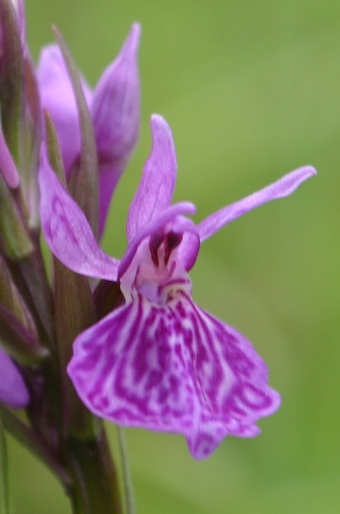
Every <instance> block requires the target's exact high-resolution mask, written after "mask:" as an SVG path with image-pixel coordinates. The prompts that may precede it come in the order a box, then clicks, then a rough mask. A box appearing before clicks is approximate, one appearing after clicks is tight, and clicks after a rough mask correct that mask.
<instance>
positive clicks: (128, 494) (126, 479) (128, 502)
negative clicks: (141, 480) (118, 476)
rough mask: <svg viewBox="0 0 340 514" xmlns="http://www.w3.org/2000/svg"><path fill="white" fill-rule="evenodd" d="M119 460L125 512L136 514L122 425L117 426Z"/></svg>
mask: <svg viewBox="0 0 340 514" xmlns="http://www.w3.org/2000/svg"><path fill="white" fill-rule="evenodd" d="M117 433H118V444H119V449H120V460H121V462H122V470H123V483H124V493H125V506H126V513H127V514H136V505H135V499H134V494H133V487H132V479H131V473H130V466H129V458H128V452H127V446H126V440H125V435H124V429H123V427H120V426H117Z"/></svg>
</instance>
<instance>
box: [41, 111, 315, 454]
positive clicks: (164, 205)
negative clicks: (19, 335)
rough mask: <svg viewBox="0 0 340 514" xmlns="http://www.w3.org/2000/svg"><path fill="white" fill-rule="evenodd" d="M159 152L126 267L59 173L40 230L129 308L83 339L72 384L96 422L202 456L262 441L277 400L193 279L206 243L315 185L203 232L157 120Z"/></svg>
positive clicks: (52, 178) (287, 188)
mask: <svg viewBox="0 0 340 514" xmlns="http://www.w3.org/2000/svg"><path fill="white" fill-rule="evenodd" d="M151 132H152V149H151V153H150V156H149V158H148V160H147V162H146V164H145V167H144V171H143V176H142V179H141V182H140V185H139V187H138V190H137V192H136V194H135V197H134V199H133V201H132V203H131V206H130V210H129V214H128V220H127V240H128V248H127V250H126V253H125V255H124V256H123V258H122V260H121V261H120V262H119V261H118V260H116V259H114V258H111V257H109V256H108V255H107V254H105V253H104V252H103V251H102V250H101V249H100V248H99V246H98V244H97V242H96V241H95V238H94V236H93V234H92V233H91V229H90V227H89V225H88V223H87V221H86V219H85V216H84V214H83V213H82V211H81V210H80V209H79V207H78V205H77V204H76V203H75V202H74V201H73V200H72V199H71V197H70V196H69V195H68V193H67V192H66V190H65V189H64V188H63V186H62V185H61V184H60V182H59V181H58V179H57V177H56V175H55V174H54V172H53V171H52V169H51V168H50V165H49V163H48V160H47V157H46V154H45V152H43V153H42V164H41V169H40V172H39V185H40V194H41V202H40V215H41V221H42V229H43V232H44V235H45V238H46V241H47V243H48V245H49V247H50V249H51V251H52V252H53V253H54V254H55V255H56V256H57V258H58V259H59V260H60V261H62V262H63V263H64V264H65V265H66V266H67V267H69V268H70V269H72V270H73V271H75V272H77V273H80V274H83V275H86V276H89V277H95V278H101V279H106V280H112V281H118V282H119V284H120V288H121V291H122V293H123V295H124V299H125V303H124V304H123V305H121V306H120V307H118V308H117V309H116V310H114V311H112V312H111V313H109V314H108V315H107V316H106V317H104V318H103V319H102V320H101V321H99V322H98V323H97V324H95V325H93V326H92V327H90V328H89V329H87V330H85V331H84V332H82V333H81V334H80V335H79V336H78V337H77V338H76V340H75V342H74V345H73V350H74V354H73V357H72V359H71V361H70V363H69V366H68V374H69V376H70V378H71V380H72V382H73V384H74V387H75V388H76V390H77V392H78V395H79V396H80V398H81V399H82V401H83V402H84V404H85V405H86V406H87V407H88V409H89V410H90V411H92V412H93V413H94V414H96V415H98V416H100V417H103V418H105V419H108V420H110V421H112V422H114V423H118V424H121V425H126V426H133V427H144V428H147V429H151V430H160V431H168V432H175V433H181V434H183V435H184V436H185V437H186V439H187V442H188V446H189V449H190V452H191V454H192V455H193V456H194V457H195V458H205V457H207V456H208V455H209V454H210V453H211V452H212V451H213V450H214V449H215V448H216V447H217V445H218V444H219V443H220V441H221V440H222V439H223V438H224V437H225V436H226V435H228V434H232V435H237V436H241V437H252V436H255V435H257V434H258V433H259V432H260V429H259V428H258V427H257V426H256V422H257V420H258V419H259V418H261V417H263V416H268V415H270V414H272V413H273V412H274V411H275V410H276V409H277V408H278V407H279V404H280V396H279V394H278V393H277V392H276V391H274V390H273V389H271V388H270V387H269V386H268V384H267V377H268V370H267V367H266V365H265V363H264V362H263V360H262V359H261V358H260V357H259V356H258V355H257V353H256V352H255V350H254V348H253V347H252V345H251V343H250V342H249V341H248V340H247V339H246V338H245V337H244V336H243V335H242V334H240V333H239V332H238V331H237V330H235V329H234V328H232V327H230V326H229V325H227V324H225V323H224V322H223V321H220V320H218V319H216V318H215V317H213V316H212V315H211V314H209V313H207V312H205V311H204V310H203V309H201V308H200V307H198V306H197V305H196V304H195V303H194V301H193V299H192V287H191V281H190V278H189V275H188V271H189V270H190V269H191V268H192V266H193V265H194V263H195V261H196V257H197V255H198V252H199V247H200V243H201V242H202V241H204V240H205V239H207V238H209V237H210V236H212V235H213V234H214V233H215V232H216V231H217V230H219V229H220V228H221V227H222V226H224V225H226V224H227V223H229V222H231V221H233V220H234V219H236V218H237V217H239V216H241V215H242V214H245V213H246V212H248V211H250V210H252V209H254V208H256V207H258V206H259V205H261V204H263V203H265V202H268V201H270V200H274V199H277V198H281V197H284V196H287V195H289V194H291V193H292V192H293V191H294V190H295V189H296V188H297V187H298V186H299V185H300V184H301V183H302V182H303V181H304V180H306V179H307V178H309V177H311V176H312V175H314V174H315V173H316V172H315V170H314V169H313V168H311V167H309V166H307V167H304V168H300V169H297V170H295V171H293V172H292V173H289V174H288V175H286V176H284V177H283V178H281V179H280V180H278V181H277V182H275V183H274V184H272V185H270V186H267V187H265V188H264V189H262V190H261V191H259V192H257V193H254V194H252V195H250V196H248V197H246V198H244V199H243V200H240V201H238V202H235V203H234V204H231V205H229V206H227V207H224V208H222V209H221V210H219V211H217V212H216V213H214V214H212V215H211V216H209V217H208V218H206V219H205V220H204V221H202V222H201V223H199V224H198V225H197V226H195V224H194V223H193V221H192V220H191V219H190V218H188V217H187V215H192V214H194V213H195V206H194V205H193V204H191V203H189V202H182V203H177V204H174V205H170V204H171V199H172V194H173V190H174V186H175V179H176V171H177V164H176V155H175V148H174V143H173V139H172V134H171V130H170V128H169V126H168V125H167V123H166V121H165V120H164V119H163V118H162V117H161V116H159V115H153V116H152V118H151Z"/></svg>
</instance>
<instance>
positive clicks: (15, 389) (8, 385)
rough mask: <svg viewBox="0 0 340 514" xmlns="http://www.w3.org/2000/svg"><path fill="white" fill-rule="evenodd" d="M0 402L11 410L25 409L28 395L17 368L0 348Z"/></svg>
mask: <svg viewBox="0 0 340 514" xmlns="http://www.w3.org/2000/svg"><path fill="white" fill-rule="evenodd" d="M0 376H1V380H0V401H2V402H3V403H5V404H6V405H9V407H12V408H13V409H21V408H23V407H26V405H27V404H28V402H29V394H28V391H27V388H26V385H25V382H24V381H23V378H22V376H21V375H20V373H19V371H18V369H17V367H16V366H15V364H14V363H13V361H12V359H11V358H10V357H9V356H8V355H7V353H5V352H4V351H3V349H2V348H1V347H0Z"/></svg>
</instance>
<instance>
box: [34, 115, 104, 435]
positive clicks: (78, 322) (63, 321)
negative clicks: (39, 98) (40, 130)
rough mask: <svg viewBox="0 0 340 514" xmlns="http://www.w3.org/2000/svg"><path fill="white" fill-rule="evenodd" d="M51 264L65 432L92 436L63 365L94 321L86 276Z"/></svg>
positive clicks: (54, 157)
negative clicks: (78, 339)
mask: <svg viewBox="0 0 340 514" xmlns="http://www.w3.org/2000/svg"><path fill="white" fill-rule="evenodd" d="M44 114H45V125H46V134H47V145H48V156H49V161H50V164H51V166H52V168H53V169H54V171H55V172H56V174H57V176H58V178H59V180H60V181H61V183H62V184H63V185H64V187H65V188H67V186H66V179H65V172H64V167H63V161H62V157H61V151H60V146H59V141H58V136H57V133H56V130H55V127H54V124H53V121H52V118H51V117H50V115H49V114H48V112H47V111H45V113H44ZM53 264H54V305H55V325H56V337H57V347H58V356H59V362H60V372H61V381H62V389H63V402H64V406H63V409H64V412H65V416H64V433H65V434H68V435H70V434H72V435H74V436H75V437H83V438H87V437H89V436H92V435H93V430H94V425H95V424H94V417H93V416H92V414H90V412H89V411H88V410H87V409H86V407H85V406H84V405H83V403H82V402H81V400H80V399H79V397H78V395H77V393H76V391H75V389H74V387H73V384H72V382H71V380H70V379H69V377H68V375H67V373H66V367H67V364H68V363H69V361H70V359H71V357H72V344H73V341H74V340H75V338H76V337H77V335H79V334H80V332H82V331H83V330H85V329H86V328H88V327H89V326H90V325H92V324H93V323H95V321H96V318H95V311H94V304H93V301H92V295H91V290H90V285H89V282H88V280H87V278H86V277H83V276H82V275H78V274H77V273H74V272H73V271H71V270H69V269H68V268H66V267H65V266H64V265H63V264H62V263H61V262H60V261H59V260H58V259H57V258H56V257H54V259H53Z"/></svg>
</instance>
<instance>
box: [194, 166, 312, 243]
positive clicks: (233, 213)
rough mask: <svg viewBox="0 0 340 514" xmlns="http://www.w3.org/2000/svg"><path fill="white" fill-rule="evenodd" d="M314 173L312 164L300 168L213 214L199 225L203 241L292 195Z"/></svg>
mask: <svg viewBox="0 0 340 514" xmlns="http://www.w3.org/2000/svg"><path fill="white" fill-rule="evenodd" d="M313 175H316V171H315V169H314V168H312V167H311V166H304V167H303V168H298V169H297V170H295V171H292V172H291V173H288V174H287V175H285V176H284V177H282V178H280V179H279V180H277V181H276V182H274V183H273V184H271V185H269V186H267V187H265V188H264V189H261V190H260V191H257V192H256V193H253V194H252V195H250V196H247V197H246V198H243V199H242V200H239V201H238V202H235V203H232V204H231V205H227V207H223V208H222V209H220V210H219V211H217V212H215V213H214V214H211V215H210V216H208V217H207V218H205V220H203V221H202V222H201V223H200V224H199V225H198V226H197V229H198V232H199V235H200V238H201V242H202V241H204V240H205V239H208V237H210V236H212V235H213V234H214V233H215V232H217V231H218V230H220V228H222V227H223V226H224V225H226V224H227V223H230V222H231V221H234V220H235V219H236V218H239V217H240V216H242V215H243V214H246V213H247V212H249V211H251V210H252V209H255V208H256V207H259V206H260V205H262V204H263V203H266V202H269V201H270V200H276V199H278V198H283V197H284V196H288V195H290V194H291V193H293V191H295V189H297V187H298V186H299V185H300V184H301V183H302V182H304V181H305V180H307V179H308V178H310V177H311V176H313Z"/></svg>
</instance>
